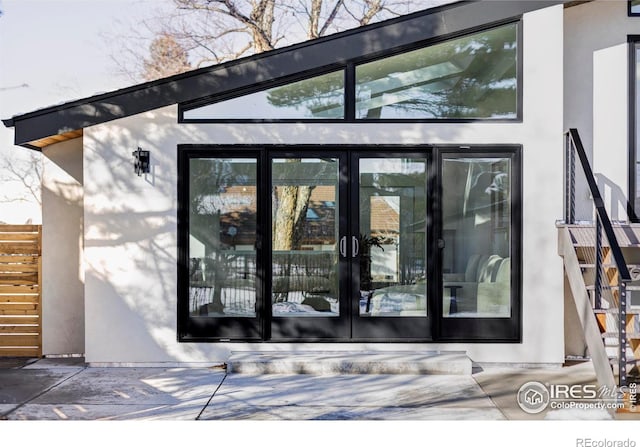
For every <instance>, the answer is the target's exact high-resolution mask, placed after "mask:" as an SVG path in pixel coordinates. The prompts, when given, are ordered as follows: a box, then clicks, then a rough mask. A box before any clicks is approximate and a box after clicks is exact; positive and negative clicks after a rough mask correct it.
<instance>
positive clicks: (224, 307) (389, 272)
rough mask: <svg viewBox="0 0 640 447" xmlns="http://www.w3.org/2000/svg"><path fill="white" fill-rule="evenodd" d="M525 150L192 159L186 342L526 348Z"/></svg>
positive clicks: (184, 151) (183, 283)
mask: <svg viewBox="0 0 640 447" xmlns="http://www.w3.org/2000/svg"><path fill="white" fill-rule="evenodd" d="M518 154H519V151H518V149H517V148H486V147H485V148H479V149H469V148H464V149H460V148H452V147H451V148H450V147H441V148H433V147H428V148H425V147H420V148H407V149H405V148H397V147H393V148H380V149H375V150H374V149H369V148H359V147H357V148H353V147H347V148H343V147H332V148H318V149H313V148H296V149H293V148H289V147H287V148H257V149H256V148H243V147H233V148H226V149H225V148H211V147H199V146H184V147H181V148H180V149H179V170H180V173H181V175H180V184H179V203H180V209H179V219H178V223H179V258H180V261H179V270H178V289H179V291H180V292H179V294H180V296H179V300H178V311H179V318H178V332H179V339H180V340H181V341H216V340H217V341H231V340H260V341H327V342H329V341H334V342H335V341H416V342H418V341H431V340H443V341H447V340H451V341H454V340H455V341H464V340H468V341H473V340H487V341H494V340H495V341H517V340H518V339H519V333H520V312H519V308H520V301H519V288H518V285H519V283H520V280H519V277H520V276H519V275H520V271H519V265H520V251H519V245H520V242H519V238H520V233H519V231H518V226H519V222H520V217H519V212H520V211H519V200H520V199H519V188H520V186H519V175H520V174H519V166H520V162H519V156H518Z"/></svg>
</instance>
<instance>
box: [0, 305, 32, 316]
mask: <svg viewBox="0 0 640 447" xmlns="http://www.w3.org/2000/svg"><path fill="white" fill-rule="evenodd" d="M39 306H40V303H37V302H36V303H0V311H3V310H6V311H11V310H36V309H38V307H39ZM7 315H9V314H7Z"/></svg>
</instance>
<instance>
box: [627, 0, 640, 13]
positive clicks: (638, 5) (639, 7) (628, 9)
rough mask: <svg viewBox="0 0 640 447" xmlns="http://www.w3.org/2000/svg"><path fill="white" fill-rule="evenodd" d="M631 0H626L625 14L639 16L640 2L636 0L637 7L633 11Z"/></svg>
mask: <svg viewBox="0 0 640 447" xmlns="http://www.w3.org/2000/svg"><path fill="white" fill-rule="evenodd" d="M633 6H634V5H633V0H627V15H628V16H629V17H640V2H638V4H637V5H635V6H637V7H638V11H637V12H634V11H633Z"/></svg>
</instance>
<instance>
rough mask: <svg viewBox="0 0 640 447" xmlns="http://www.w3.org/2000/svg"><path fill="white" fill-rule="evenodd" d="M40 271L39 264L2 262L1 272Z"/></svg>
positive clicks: (0, 265)
mask: <svg viewBox="0 0 640 447" xmlns="http://www.w3.org/2000/svg"><path fill="white" fill-rule="evenodd" d="M9 272H16V273H35V274H37V273H38V264H24V263H20V264H0V274H2V273H9Z"/></svg>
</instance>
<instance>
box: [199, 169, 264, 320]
mask: <svg viewBox="0 0 640 447" xmlns="http://www.w3.org/2000/svg"><path fill="white" fill-rule="evenodd" d="M256 170H257V164H256V160H254V159H223V158H195V159H191V160H190V161H189V175H190V176H189V311H190V314H191V315H192V316H209V317H255V316H256V251H255V245H256V230H257V226H256V215H257V200H256Z"/></svg>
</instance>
